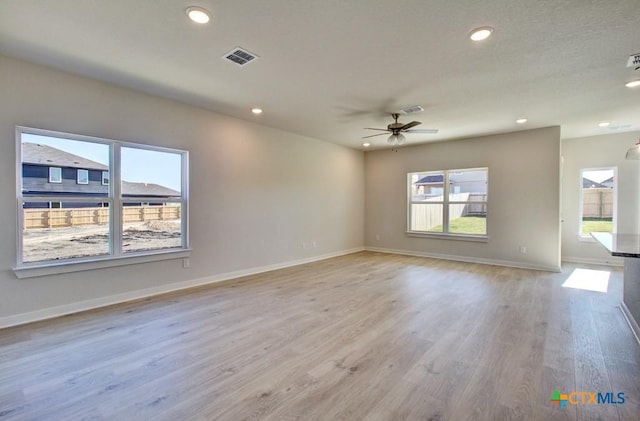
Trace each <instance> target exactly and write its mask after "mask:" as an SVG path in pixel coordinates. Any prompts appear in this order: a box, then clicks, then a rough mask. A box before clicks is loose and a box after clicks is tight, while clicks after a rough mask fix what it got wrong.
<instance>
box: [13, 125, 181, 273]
mask: <svg viewBox="0 0 640 421" xmlns="http://www.w3.org/2000/svg"><path fill="white" fill-rule="evenodd" d="M23 134H33V135H40V136H50V137H58V138H62V139H68V140H75V141H83V142H91V143H99V144H105V145H108V146H109V147H110V149H109V155H110V156H109V161H110V165H109V168H110V171H109V176H110V180H109V181H110V183H109V189H108V196H107V197H104V196H80V195H79V196H69V197H65V199H64V201H65V202H74V201H76V202H83V203H86V202H95V203H96V206H103V204H105V203H106V204H107V206H108V207H109V208H110V209H111V211H110V212H109V238H110V243H109V253H108V254H106V255H100V256H90V257H82V258H74V259H65V260H49V261H38V262H23V260H22V256H23V245H22V232H23V229H24V220H23V217H24V213H23V205H24V203H25V202H45V203H46V202H54V201H55V202H59V201H60V196H48V195H38V196H31V195H26V196H23V194H22V141H21V139H22V135H23ZM122 147H130V148H136V149H146V150H149V151H157V152H166V153H175V154H179V155H180V156H181V171H182V173H181V177H182V185H181V196H180V197H175V198H162V200H163V201H164V202H171V203H177V204H180V206H181V211H180V215H181V221H180V222H181V241H182V244H181V247H180V248H172V249H158V250H147V251H135V252H124V251H123V250H122V233H123V230H122V212H123V204H124V203H127V202H132V201H134V202H135V201H142V200H149V199H148V198H146V197H142V198H135V197H122V194H121V193H122V192H121V184H122V183H121V181H122V180H121V178H120V149H121V148H122ZM188 177H189V152H188V151H185V150H180V149H172V148H165V147H158V146H152V145H144V144H138V143H131V142H123V141H119V140H113V139H105V138H98V137H92V136H84V135H77V134H70V133H63V132H57V131H51V130H44V129H35V128H30V127H22V126H17V127H16V198H17V218H16V219H17V224H18V231H17V253H16V267H15V268H14V269H13V271H14V273H15V274H16V276H18V277H19V278H28V277H34V276H44V275H52V274H60V273H68V272H76V271H83V270H91V269H100V268H105V267H114V266H122V265H128V264H137V263H144V262H152V261H159V260H167V259H182V258H186V257H189V255H190V251H191V250H190V248H189V178H188ZM112 180H113V181H112Z"/></svg>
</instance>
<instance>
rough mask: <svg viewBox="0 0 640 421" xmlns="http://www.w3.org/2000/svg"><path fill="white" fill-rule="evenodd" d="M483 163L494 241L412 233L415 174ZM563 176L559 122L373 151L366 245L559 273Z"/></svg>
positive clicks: (367, 160)
mask: <svg viewBox="0 0 640 421" xmlns="http://www.w3.org/2000/svg"><path fill="white" fill-rule="evenodd" d="M476 167H488V168H489V195H488V197H489V199H488V200H489V202H488V216H487V227H488V228H487V229H488V234H489V236H490V239H489V241H488V242H487V243H479V242H468V241H454V240H447V239H427V238H415V237H408V236H407V234H406V229H407V186H406V182H407V181H406V179H407V173H408V172H415V171H434V170H443V169H463V168H476ZM559 176H560V128H559V127H549V128H544V129H537V130H528V131H522V132H514V133H507V134H501V135H494V136H485V137H478V138H473V139H464V140H457V141H452V142H443V143H433V144H426V145H418V146H413V147H405V148H401V149H399V150H398V152H392V151H390V150H380V151H371V152H367V153H366V154H365V221H366V225H365V246H366V247H367V248H370V249H377V250H384V251H396V252H402V253H409V254H416V255H425V256H439V257H446V258H452V259H459V260H467V261H479V262H488V263H491V262H494V263H498V264H504V265H514V266H523V267H533V268H544V269H550V270H558V269H559V267H560V222H559V220H560V186H559ZM377 236H379V237H377ZM377 238H379V240H378V239H377ZM520 245H524V246H526V248H527V253H526V254H522V253H520V252H519V246H520Z"/></svg>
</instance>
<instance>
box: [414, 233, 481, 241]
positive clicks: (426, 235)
mask: <svg viewBox="0 0 640 421" xmlns="http://www.w3.org/2000/svg"><path fill="white" fill-rule="evenodd" d="M407 236H408V237H420V238H433V239H438V240H456V241H471V242H476V243H488V242H489V236H488V235H471V234H445V233H439V232H417V231H407Z"/></svg>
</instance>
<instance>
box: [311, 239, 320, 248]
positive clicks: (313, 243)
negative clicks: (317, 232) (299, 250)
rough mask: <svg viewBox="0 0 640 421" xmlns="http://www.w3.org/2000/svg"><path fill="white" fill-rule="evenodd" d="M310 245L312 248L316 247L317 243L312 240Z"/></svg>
mask: <svg viewBox="0 0 640 421" xmlns="http://www.w3.org/2000/svg"><path fill="white" fill-rule="evenodd" d="M311 246H312V247H313V248H316V247H318V243H316V240H313V242H312V243H311Z"/></svg>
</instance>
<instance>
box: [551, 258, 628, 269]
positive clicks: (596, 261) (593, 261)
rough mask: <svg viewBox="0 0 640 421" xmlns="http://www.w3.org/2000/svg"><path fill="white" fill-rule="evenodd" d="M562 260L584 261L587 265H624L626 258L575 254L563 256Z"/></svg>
mask: <svg viewBox="0 0 640 421" xmlns="http://www.w3.org/2000/svg"><path fill="white" fill-rule="evenodd" d="M562 261H563V262H567V263H582V264H585V265H598V266H616V267H618V266H619V267H622V266H624V259H621V258H616V257H611V258H608V259H591V258H585V257H575V256H562Z"/></svg>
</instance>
